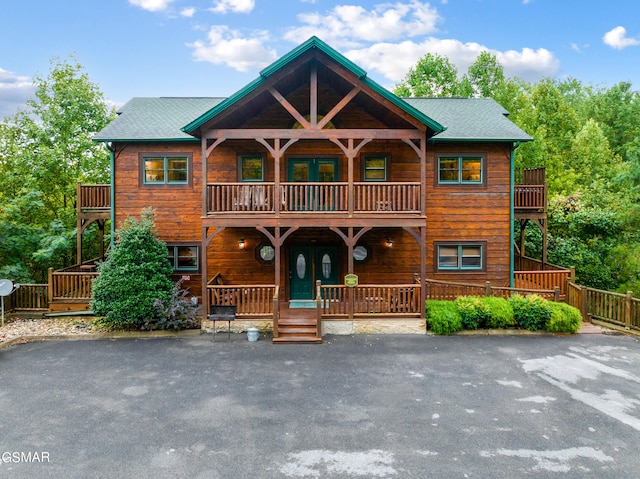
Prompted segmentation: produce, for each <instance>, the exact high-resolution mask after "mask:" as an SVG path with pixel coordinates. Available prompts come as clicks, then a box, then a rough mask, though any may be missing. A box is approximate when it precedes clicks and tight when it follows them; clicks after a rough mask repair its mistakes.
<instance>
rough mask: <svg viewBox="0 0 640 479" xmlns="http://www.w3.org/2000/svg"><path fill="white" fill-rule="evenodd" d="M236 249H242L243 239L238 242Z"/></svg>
mask: <svg viewBox="0 0 640 479" xmlns="http://www.w3.org/2000/svg"><path fill="white" fill-rule="evenodd" d="M238 248H240V249H244V238H240V239H239V240H238Z"/></svg>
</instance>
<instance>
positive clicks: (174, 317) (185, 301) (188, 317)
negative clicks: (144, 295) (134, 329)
mask: <svg viewBox="0 0 640 479" xmlns="http://www.w3.org/2000/svg"><path fill="white" fill-rule="evenodd" d="M187 294H188V291H187V290H186V289H182V280H181V281H178V282H177V283H176V284H175V285H174V286H173V293H172V294H171V298H169V300H168V301H166V300H164V299H156V300H155V302H154V304H153V305H154V307H155V308H156V311H157V312H158V317H157V318H155V319H153V320H150V321H147V322H146V323H145V324H143V325H142V329H148V330H154V329H173V330H175V331H179V330H181V329H185V328H192V327H194V326H195V324H196V319H197V314H198V303H195V304H194V303H192V302H191V300H190V299H189V298H187Z"/></svg>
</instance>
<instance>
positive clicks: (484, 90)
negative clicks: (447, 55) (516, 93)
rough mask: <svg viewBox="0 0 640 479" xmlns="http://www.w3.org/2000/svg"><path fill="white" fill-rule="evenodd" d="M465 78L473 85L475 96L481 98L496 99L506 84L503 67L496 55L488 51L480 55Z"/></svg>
mask: <svg viewBox="0 0 640 479" xmlns="http://www.w3.org/2000/svg"><path fill="white" fill-rule="evenodd" d="M465 77H466V78H467V81H468V82H469V84H470V85H471V88H472V91H473V96H475V97H481V98H492V97H495V96H496V94H497V93H498V92H499V91H500V89H501V88H502V87H503V85H504V83H505V78H504V70H503V68H502V65H500V63H499V62H498V58H497V57H496V56H495V55H491V53H489V52H487V51H484V52H482V53H480V55H478V58H476V61H475V62H473V64H472V65H470V66H469V68H468V69H467V74H466V75H465Z"/></svg>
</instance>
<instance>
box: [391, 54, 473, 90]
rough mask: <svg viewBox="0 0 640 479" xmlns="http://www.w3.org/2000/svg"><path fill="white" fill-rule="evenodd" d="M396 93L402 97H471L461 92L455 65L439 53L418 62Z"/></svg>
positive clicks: (426, 56)
mask: <svg viewBox="0 0 640 479" xmlns="http://www.w3.org/2000/svg"><path fill="white" fill-rule="evenodd" d="M394 93H395V94H396V95H398V96H401V97H450V96H469V95H468V92H462V91H461V84H460V82H459V81H458V70H457V69H456V67H455V65H454V64H453V63H451V61H450V60H449V59H448V58H447V57H444V56H441V55H439V54H437V53H436V54H435V55H433V54H431V53H427V54H426V55H425V56H424V57H422V58H421V59H420V60H418V62H417V63H416V65H415V66H414V67H411V69H409V72H408V73H407V75H406V76H405V78H404V80H403V81H402V82H400V83H399V84H398V85H397V86H396V88H395V90H394ZM464 93H467V94H464Z"/></svg>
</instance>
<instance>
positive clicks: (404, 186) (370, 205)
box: [207, 182, 421, 216]
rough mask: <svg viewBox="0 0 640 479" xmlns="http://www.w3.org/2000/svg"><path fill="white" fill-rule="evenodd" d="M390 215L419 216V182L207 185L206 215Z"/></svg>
mask: <svg viewBox="0 0 640 479" xmlns="http://www.w3.org/2000/svg"><path fill="white" fill-rule="evenodd" d="M227 213H233V214H238V213H241V214H244V213H246V214H272V215H306V214H314V213H322V214H339V215H353V214H356V215H357V214H368V213H381V214H384V213H388V214H389V213H390V214H403V215H411V216H420V215H421V202H420V183H407V182H401V183H391V182H384V183H383V182H380V183H372V182H359V183H354V184H353V189H351V190H350V188H349V184H348V183H346V182H315V183H313V182H310V183H307V182H305V183H295V182H290V183H280V185H279V186H276V184H275V183H263V182H261V183H250V184H247V183H219V184H210V185H207V215H209V216H211V215H214V216H215V215H220V214H227Z"/></svg>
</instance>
